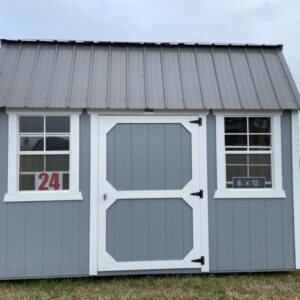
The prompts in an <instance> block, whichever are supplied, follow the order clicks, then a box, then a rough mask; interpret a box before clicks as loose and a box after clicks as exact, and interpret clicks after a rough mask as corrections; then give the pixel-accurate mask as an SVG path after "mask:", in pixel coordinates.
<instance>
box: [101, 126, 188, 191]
mask: <svg viewBox="0 0 300 300" xmlns="http://www.w3.org/2000/svg"><path fill="white" fill-rule="evenodd" d="M106 151H107V180H108V182H110V183H111V185H112V186H113V187H114V188H115V189H116V190H119V191H126V190H131V191H133V190H173V189H174V190H175V189H182V188H183V186H185V185H186V184H187V183H188V182H189V181H190V180H191V178H192V160H191V155H192V153H191V134H190V132H188V131H187V130H186V129H185V128H184V127H183V126H182V125H181V124H117V125H115V126H114V127H113V128H112V129H111V130H110V131H109V132H108V134H107V149H106Z"/></svg>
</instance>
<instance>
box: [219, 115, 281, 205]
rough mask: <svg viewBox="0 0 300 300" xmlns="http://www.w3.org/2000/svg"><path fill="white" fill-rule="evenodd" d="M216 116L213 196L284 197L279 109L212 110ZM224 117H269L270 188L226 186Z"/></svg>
mask: <svg viewBox="0 0 300 300" xmlns="http://www.w3.org/2000/svg"><path fill="white" fill-rule="evenodd" d="M214 114H215V116H216V151H217V190H216V191H215V195H214V198H231V199H232V198H286V195H285V192H284V190H283V189H282V163H281V162H282V157H281V114H282V112H281V111H276V112H264V113H260V112H240V111H238V112H214ZM226 117H270V118H271V122H272V124H271V129H272V132H271V135H272V144H271V145H272V155H271V156H272V158H271V166H272V188H264V189H252V188H251V189H246V188H244V189H237V188H227V187H226V159H225V158H226V157H225V125H224V119H225V118H226Z"/></svg>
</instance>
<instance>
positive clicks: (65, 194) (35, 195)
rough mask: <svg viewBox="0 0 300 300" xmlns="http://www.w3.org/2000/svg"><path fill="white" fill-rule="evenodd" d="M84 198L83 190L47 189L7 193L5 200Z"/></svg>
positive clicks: (33, 200) (36, 200)
mask: <svg viewBox="0 0 300 300" xmlns="http://www.w3.org/2000/svg"><path fill="white" fill-rule="evenodd" d="M65 200H83V197H82V194H81V192H70V191H47V192H38V191H37V192H31V191H30V192H29V191H28V192H18V193H6V194H5V196H4V200H3V202H38V201H65Z"/></svg>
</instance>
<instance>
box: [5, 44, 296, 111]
mask: <svg viewBox="0 0 300 300" xmlns="http://www.w3.org/2000/svg"><path fill="white" fill-rule="evenodd" d="M281 49H282V47H281V45H245V44H237V45H233V44H197V43H192V44H188V43H175V44H174V43H159V44H157V43H137V42H131V43H129V42H116V43H112V42H93V41H81V42H79V41H63V42H61V41H60V42H57V41H53V40H50V41H7V40H2V44H1V47H0V106H7V107H19V108H21V107H40V108H44V107H45V108H46V107H49V108H68V107H70V108H101V109H103V108H108V109H146V108H150V109H297V108H300V97H299V92H298V90H297V88H296V85H295V82H294V81H293V78H292V76H291V73H290V71H289V69H288V67H287V64H286V61H285V59H284V57H283V54H282V51H281Z"/></svg>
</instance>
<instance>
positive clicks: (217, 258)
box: [214, 199, 220, 270]
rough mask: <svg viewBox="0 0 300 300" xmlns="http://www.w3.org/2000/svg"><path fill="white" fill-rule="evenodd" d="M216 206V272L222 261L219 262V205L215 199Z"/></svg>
mask: <svg viewBox="0 0 300 300" xmlns="http://www.w3.org/2000/svg"><path fill="white" fill-rule="evenodd" d="M214 205H215V220H216V228H215V230H216V256H217V257H216V270H218V269H219V264H220V260H219V247H218V244H219V243H218V239H219V237H218V233H219V230H218V205H217V202H216V200H215V199H214Z"/></svg>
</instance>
